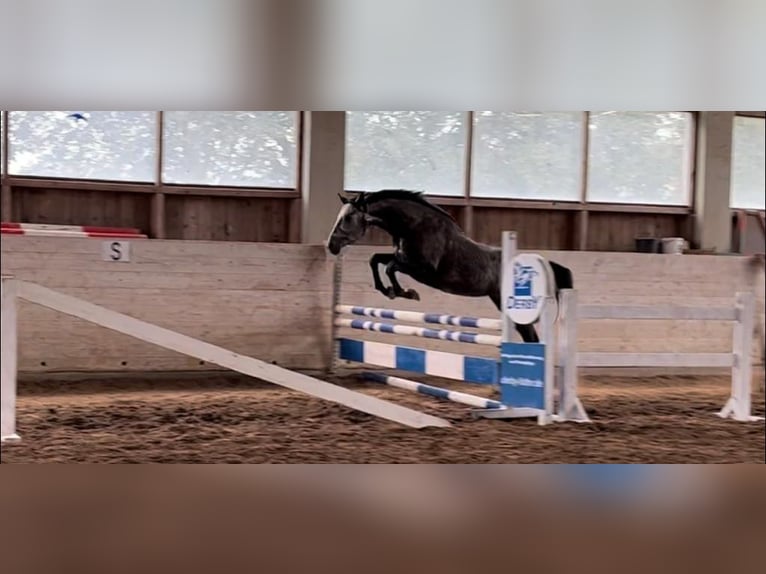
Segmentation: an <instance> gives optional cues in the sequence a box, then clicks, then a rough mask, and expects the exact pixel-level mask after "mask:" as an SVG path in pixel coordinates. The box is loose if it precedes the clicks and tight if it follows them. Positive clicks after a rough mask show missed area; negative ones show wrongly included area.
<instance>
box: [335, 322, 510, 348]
mask: <svg viewBox="0 0 766 574" xmlns="http://www.w3.org/2000/svg"><path fill="white" fill-rule="evenodd" d="M335 326H336V327H346V328H350V329H361V330H364V331H376V332H378V333H390V334H394V335H412V336H415V337H424V338H426V339H441V340H442V341H454V342H456V343H473V344H474V345H489V346H492V347H499V346H500V341H501V340H502V337H501V336H500V335H485V334H484V333H464V332H463V331H450V330H449V329H441V330H437V329H429V328H427V327H415V326H413V325H396V324H394V323H377V322H375V321H365V320H364V319H343V318H338V319H335Z"/></svg>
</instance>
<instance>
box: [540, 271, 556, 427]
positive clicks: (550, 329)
mask: <svg viewBox="0 0 766 574" xmlns="http://www.w3.org/2000/svg"><path fill="white" fill-rule="evenodd" d="M549 288H550V289H551V290H552V289H555V287H554V286H553V285H550V286H549ZM554 312H555V309H554V298H553V297H549V296H548V295H547V294H546V297H545V305H544V306H543V312H542V315H541V317H540V342H542V343H543V344H544V345H545V378H544V379H543V380H544V382H545V387H544V391H545V393H544V400H545V406H544V409H545V412H544V413H542V414H541V415H540V416H539V417H538V422H539V423H540V424H548V423H550V422H552V421H553V391H554V389H555V386H556V385H555V383H554V378H555V377H554V372H555V368H556V367H555V365H554V354H553V351H554V349H555V344H556V341H555V336H554V333H555V328H554V325H553V320H554V318H555V314H554Z"/></svg>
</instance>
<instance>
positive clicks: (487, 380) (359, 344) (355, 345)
mask: <svg viewBox="0 0 766 574" xmlns="http://www.w3.org/2000/svg"><path fill="white" fill-rule="evenodd" d="M338 342H339V346H340V348H339V358H341V359H344V360H346V361H354V362H356V363H366V364H368V365H377V366H379V367H388V368H389V369H398V370H402V371H410V372H412V373H420V374H424V375H432V376H434V377H444V378H445V379H453V380H457V381H466V382H470V383H479V384H487V385H491V384H496V383H497V381H498V362H497V359H490V358H484V357H471V356H467V355H460V354H458V353H447V352H444V351H431V350H427V349H418V348H413V347H403V346H401V345H391V344H389V343H379V342H376V341H358V340H355V339H345V338H342V339H339V341H338Z"/></svg>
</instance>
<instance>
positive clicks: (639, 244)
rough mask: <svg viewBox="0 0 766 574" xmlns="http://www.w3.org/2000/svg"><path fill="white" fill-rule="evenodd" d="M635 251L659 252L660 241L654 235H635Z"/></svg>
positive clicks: (660, 248) (660, 249)
mask: <svg viewBox="0 0 766 574" xmlns="http://www.w3.org/2000/svg"><path fill="white" fill-rule="evenodd" d="M636 251H638V252H639V253H660V252H661V251H662V243H661V242H660V240H659V239H657V238H656V237H636Z"/></svg>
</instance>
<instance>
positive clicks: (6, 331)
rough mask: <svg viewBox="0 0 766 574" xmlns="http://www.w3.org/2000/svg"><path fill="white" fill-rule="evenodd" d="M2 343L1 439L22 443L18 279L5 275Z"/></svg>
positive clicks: (0, 349) (0, 356) (3, 284)
mask: <svg viewBox="0 0 766 574" xmlns="http://www.w3.org/2000/svg"><path fill="white" fill-rule="evenodd" d="M1 299H2V309H1V310H0V314H1V315H2V326H1V327H0V330H1V331H2V332H1V333H0V335H1V336H2V344H1V345H0V376H1V377H2V379H1V380H0V442H2V443H12V442H18V441H19V440H21V439H20V437H19V435H18V434H16V364H17V361H18V341H17V338H16V337H17V331H16V316H17V300H16V282H15V281H14V280H13V279H12V278H11V277H5V276H3V278H2V296H1Z"/></svg>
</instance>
